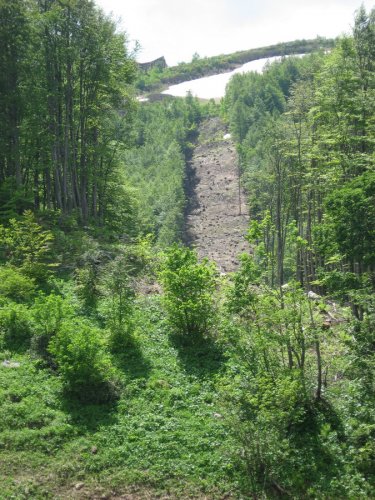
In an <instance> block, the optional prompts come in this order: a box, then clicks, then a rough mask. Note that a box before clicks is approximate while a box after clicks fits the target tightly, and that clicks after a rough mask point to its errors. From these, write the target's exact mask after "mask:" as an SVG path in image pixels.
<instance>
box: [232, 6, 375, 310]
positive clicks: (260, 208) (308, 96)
mask: <svg viewBox="0 0 375 500" xmlns="http://www.w3.org/2000/svg"><path fill="white" fill-rule="evenodd" d="M374 54H375V21H374V13H373V12H372V13H371V14H369V15H367V14H366V12H365V11H364V10H363V9H360V10H359V12H358V15H357V17H356V20H355V26H354V29H353V36H352V37H346V38H343V39H341V40H340V41H339V42H338V44H337V47H336V48H335V49H334V50H333V51H332V53H331V54H329V55H311V56H309V57H305V58H303V59H293V58H289V59H288V60H286V61H283V62H280V63H277V64H273V65H271V66H270V67H269V68H268V69H267V70H266V71H265V73H264V74H263V75H257V74H254V73H250V74H246V75H235V77H234V78H233V79H232V80H231V82H230V84H229V86H228V89H227V95H226V98H225V106H226V112H227V116H228V120H229V122H230V127H231V130H232V132H233V134H234V137H235V138H236V140H237V141H238V150H239V154H240V161H241V167H242V170H243V176H244V179H245V182H246V186H247V191H248V194H249V202H250V207H251V215H252V219H253V223H252V225H251V229H250V234H251V238H252V241H253V242H254V244H255V245H256V249H257V250H256V253H257V259H258V261H259V262H261V265H262V268H263V271H264V275H265V278H266V280H267V282H268V283H269V284H270V285H271V286H283V285H284V284H285V283H287V282H288V281H290V280H292V279H295V280H296V281H298V282H299V283H301V285H302V286H303V287H304V288H305V289H308V290H311V289H314V290H315V291H317V292H328V293H331V294H336V293H337V294H338V295H340V296H341V297H344V296H345V297H346V298H347V299H349V298H350V301H351V303H352V305H353V310H354V312H355V314H356V316H357V317H358V318H362V317H363V313H364V306H363V304H362V305H360V304H359V303H358V301H359V298H358V297H359V295H358V294H360V293H362V292H363V291H364V290H368V287H370V289H371V288H372V286H373V276H374V274H373V273H374V265H375V254H374V230H375V225H374V221H375V218H374V206H375V203H374V202H375V191H374V179H375V178H374V160H373V155H374V146H373V144H374V127H373V116H374V102H375V101H374V92H375V72H374V69H375V68H374V62H373V61H374ZM360 291H362V292H360ZM360 302H361V301H360Z"/></svg>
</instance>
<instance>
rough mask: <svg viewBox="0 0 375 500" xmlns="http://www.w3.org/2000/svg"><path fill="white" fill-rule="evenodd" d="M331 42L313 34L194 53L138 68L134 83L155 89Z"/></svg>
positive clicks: (321, 47)
mask: <svg viewBox="0 0 375 500" xmlns="http://www.w3.org/2000/svg"><path fill="white" fill-rule="evenodd" d="M333 46H334V40H331V39H325V38H320V37H317V38H316V39H314V40H294V41H293V42H286V43H279V44H276V45H270V46H268V47H260V48H256V49H250V50H243V51H240V52H234V53H233V54H222V55H220V56H213V57H199V55H198V54H194V56H193V58H192V61H191V62H189V63H179V64H178V65H177V66H171V67H167V68H162V67H160V66H155V67H152V68H149V69H147V70H143V71H141V72H140V74H139V76H138V79H137V87H138V88H139V90H141V91H150V90H157V89H158V88H159V87H160V86H161V85H163V84H164V85H165V84H168V85H171V84H176V83H180V82H184V81H189V80H194V79H196V78H202V77H204V76H210V75H216V74H219V73H225V72H228V71H231V70H233V69H235V68H237V67H238V66H242V65H243V64H245V63H247V62H250V61H256V60H258V59H263V58H267V57H275V56H286V55H290V54H309V53H310V52H316V51H317V50H319V49H330V48H332V47H333Z"/></svg>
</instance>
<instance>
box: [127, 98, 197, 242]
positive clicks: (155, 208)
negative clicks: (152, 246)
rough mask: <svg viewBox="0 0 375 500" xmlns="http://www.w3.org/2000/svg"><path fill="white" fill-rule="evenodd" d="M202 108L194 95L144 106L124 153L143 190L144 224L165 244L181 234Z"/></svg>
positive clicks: (141, 212) (132, 178) (136, 183)
mask: <svg viewBox="0 0 375 500" xmlns="http://www.w3.org/2000/svg"><path fill="white" fill-rule="evenodd" d="M202 114H203V112H202V110H201V109H200V106H199V104H198V101H197V100H196V99H194V98H192V97H191V96H188V97H187V98H186V99H184V100H183V99H181V100H174V99H166V100H163V101H162V102H159V103H153V104H145V105H143V106H141V107H140V109H139V111H138V114H137V117H136V120H135V137H134V145H133V147H132V148H130V149H129V150H127V151H126V152H125V153H124V156H123V161H124V163H125V171H126V174H127V178H128V179H129V180H130V182H131V183H132V184H133V186H135V187H136V189H137V191H138V194H139V196H138V199H139V205H138V210H139V219H140V220H141V221H142V227H141V228H140V230H141V232H142V233H143V234H147V233H151V234H153V235H154V237H155V239H156V241H157V243H158V244H160V245H162V246H167V245H171V244H172V243H173V242H175V241H179V240H181V236H182V231H183V226H184V211H185V191H184V182H185V164H186V161H187V160H188V159H189V157H190V154H191V150H192V147H193V144H192V142H193V141H194V140H195V137H196V134H197V127H198V124H199V121H200V118H201V115H202Z"/></svg>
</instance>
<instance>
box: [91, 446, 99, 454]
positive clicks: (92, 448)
mask: <svg viewBox="0 0 375 500" xmlns="http://www.w3.org/2000/svg"><path fill="white" fill-rule="evenodd" d="M91 453H92V454H93V455H96V454H97V453H98V447H97V446H92V447H91Z"/></svg>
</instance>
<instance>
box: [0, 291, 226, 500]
mask: <svg viewBox="0 0 375 500" xmlns="http://www.w3.org/2000/svg"><path fill="white" fill-rule="evenodd" d="M10 357H11V359H12V361H13V362H18V363H20V366H19V367H13V368H11V367H5V366H4V365H3V364H0V484H1V485H2V488H1V492H0V498H1V499H3V498H4V499H5V498H7V499H8V498H17V499H18V498H70V497H75V498H76V497H77V496H82V497H83V498H84V497H85V496H89V497H90V495H91V494H94V493H95V492H98V491H99V492H100V493H101V494H104V495H105V494H108V493H110V492H112V494H113V493H117V494H121V493H123V492H124V491H126V488H127V487H131V488H132V489H133V490H134V488H146V489H147V491H148V492H149V491H152V492H153V493H152V497H155V496H157V495H158V494H162V493H163V494H165V493H169V494H170V495H172V496H173V497H181V495H183V497H184V498H189V497H192V498H199V497H203V496H205V495H208V496H209V497H210V498H219V497H220V498H222V496H223V495H225V494H226V493H228V492H229V491H232V492H233V490H234V489H235V488H236V474H235V471H234V470H233V464H232V460H231V458H230V456H229V454H230V450H231V446H232V445H231V442H230V437H229V436H228V434H227V432H228V431H227V429H226V428H225V427H224V420H223V419H222V418H221V413H220V412H221V409H220V404H219V401H218V396H217V394H218V391H217V387H218V384H220V383H221V380H222V379H223V377H225V368H226V358H225V355H224V354H223V353H222V352H221V351H220V348H218V347H217V345H214V344H212V343H210V342H209V341H201V342H200V343H199V344H198V345H194V346H187V345H184V343H183V342H181V340H180V339H179V338H178V337H175V336H173V335H168V327H167V324H166V322H165V319H164V318H163V315H162V313H161V309H160V307H159V298H158V297H151V298H147V299H142V300H140V301H139V303H138V309H137V312H136V319H135V330H134V333H133V337H132V338H131V339H130V340H129V343H128V345H127V346H126V347H124V349H123V351H122V352H121V353H120V354H118V355H117V357H115V358H114V360H113V362H114V365H115V367H116V370H117V372H118V376H119V378H120V379H121V385H122V391H121V394H120V398H119V400H118V401H117V402H116V403H112V404H105V405H83V404H81V403H73V402H72V400H68V399H66V397H65V396H64V392H63V386H62V383H61V380H60V379H59V377H58V376H57V375H55V374H54V373H52V372H50V371H48V370H46V369H45V368H40V367H38V366H37V362H36V361H35V360H32V359H31V358H30V357H29V356H28V355H25V354H24V355H15V356H13V355H12V353H3V354H2V360H1V363H3V360H5V359H9V358H10ZM78 483H83V484H80V485H79V486H80V487H79V489H78V490H77V489H76V487H77V484H78ZM217 485H220V490H219V489H218V487H217ZM93 492H94V493H93ZM148 494H149V493H148Z"/></svg>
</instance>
